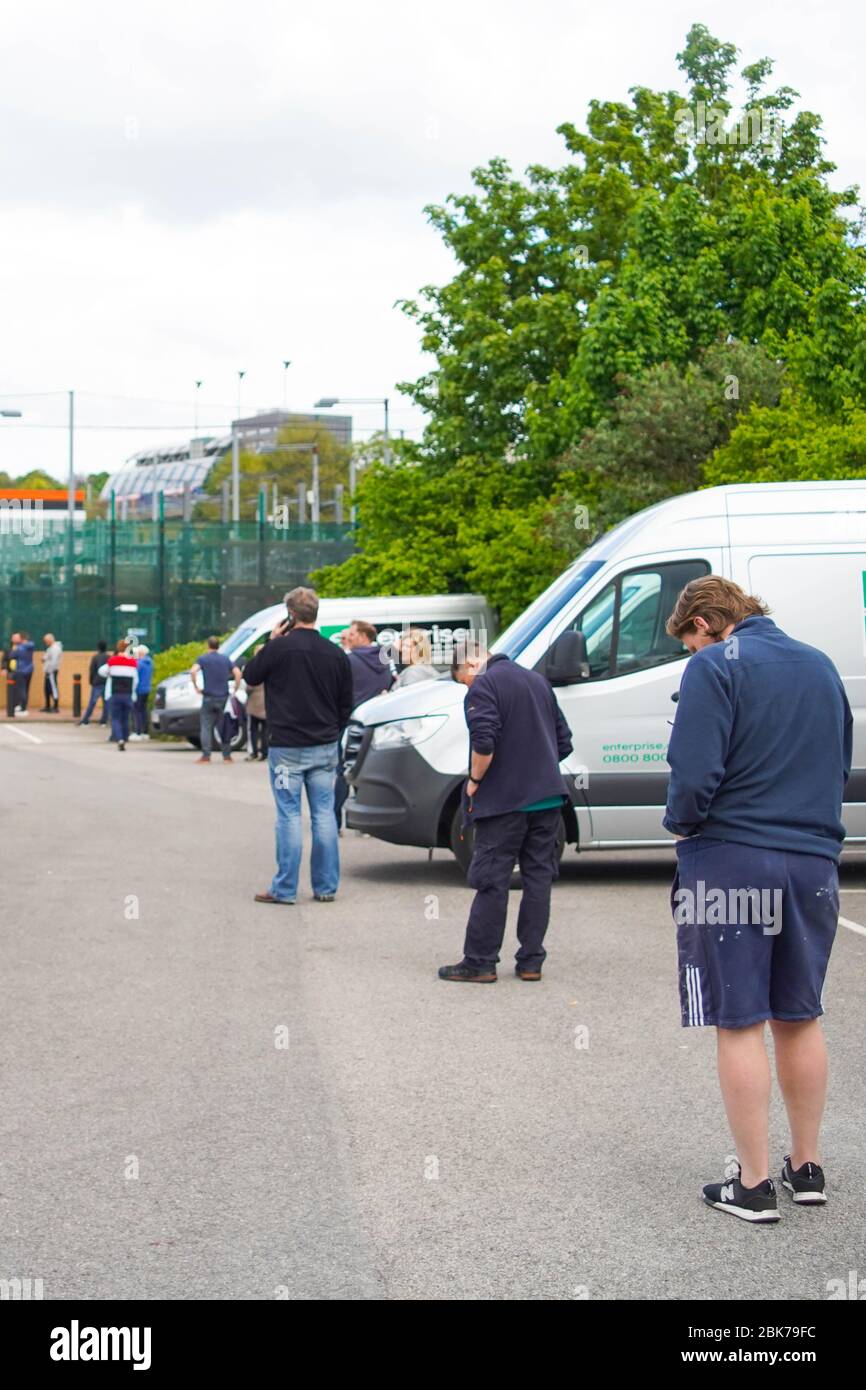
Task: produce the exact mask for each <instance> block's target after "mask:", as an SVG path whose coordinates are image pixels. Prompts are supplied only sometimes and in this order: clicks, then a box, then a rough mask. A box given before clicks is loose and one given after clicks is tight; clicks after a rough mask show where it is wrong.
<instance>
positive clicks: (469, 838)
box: [451, 805, 565, 874]
mask: <svg viewBox="0 0 866 1390" xmlns="http://www.w3.org/2000/svg"><path fill="white" fill-rule="evenodd" d="M462 819H463V808H462V807H461V806H459V805H458V806H457V808H456V810H455V812H454V815H453V816H452V818H451V853H452V854H453V855H454V858H455V859H456V860H457V863H458V864H459V865H460V867H461V869H462V870H463V872H464V874H465V873H468V871H469V864H470V861H471V859H472V846H473V843H474V841H475V830H474V827H473V826H471V825H468V826H467V827H466V829H465V830H461V828H460V823H461V821H462ZM564 853H565V821H564V820H563V819H562V817H561V816H560V818H559V826H558V827H557V831H556V857H557V859H561V858H562V856H563V854H564Z"/></svg>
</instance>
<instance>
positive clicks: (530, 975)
mask: <svg viewBox="0 0 866 1390" xmlns="http://www.w3.org/2000/svg"><path fill="white" fill-rule="evenodd" d="M514 973H515V975H516V976H517V978H518V980H540V979H541V966H540V965H515V967H514Z"/></svg>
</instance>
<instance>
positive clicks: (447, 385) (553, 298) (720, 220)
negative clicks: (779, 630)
mask: <svg viewBox="0 0 866 1390" xmlns="http://www.w3.org/2000/svg"><path fill="white" fill-rule="evenodd" d="M678 63H679V67H680V69H681V71H682V73H683V81H684V86H683V90H682V91H667V92H654V91H651V90H650V89H648V88H646V87H641V86H637V87H633V88H632V89H631V90H630V94H629V100H628V101H627V102H622V101H593V102H592V103H591V104H590V108H589V112H588V115H587V120H586V126H585V129H578V128H577V127H576V126H575V125H573V124H571V123H565V124H563V125H561V126H560V127H559V131H560V133H561V135H562V136H563V139H564V142H565V146H566V151H567V154H568V158H567V160H566V162H565V163H564V164H563V166H562V167H561V168H558V169H549V168H545V167H542V166H540V165H533V166H530V168H529V169H528V170H527V171H526V174H525V176H524V177H522V178H520V177H517V176H515V175H514V173H513V172H512V170H511V169H510V168H509V166H508V165H507V163H506V162H505V161H504V160H502V159H493V160H491V161H490V163H489V164H488V165H487V166H486V167H484V168H482V169H478V170H476V171H475V172H474V175H473V184H474V187H473V191H472V192H471V193H468V194H465V195H461V196H454V197H451V198H449V199H448V200H447V201H446V202H445V204H444V205H442V206H435V207H431V208H429V209H428V210H427V211H428V215H429V217H430V220H431V222H432V224H433V225H434V226H435V227H436V228H437V230H438V231H439V232H440V233H441V235H442V237H443V239H444V241H445V243H446V245H447V246H448V247H449V249H450V250H451V251H452V253H453V255H454V258H455V261H456V271H455V274H454V277H453V278H452V279H451V280H450V281H449V282H448V284H446V285H444V286H432V285H431V286H426V287H425V288H424V289H423V290H422V291H421V292H420V294H419V296H418V297H417V298H416V299H414V300H408V301H406V302H405V303H404V305H403V307H404V309H405V311H406V312H407V313H408V314H409V315H410V316H411V317H412V318H413V319H414V320H415V322H416V323H417V324H418V326H419V329H420V332H421V341H422V345H423V347H424V348H425V349H426V350H427V352H429V353H430V354H431V357H432V359H433V360H432V363H431V367H430V370H429V371H428V372H427V373H425V375H424V376H422V377H421V378H420V380H418V381H416V382H413V383H405V384H404V385H403V386H402V388H401V389H402V390H404V391H405V392H406V393H407V394H408V395H409V396H410V397H411V398H412V400H413V401H415V403H416V404H417V405H419V406H421V407H422V408H423V409H424V410H425V411H426V412H427V415H428V425H427V428H426V430H425V434H424V437H423V439H422V440H421V442H420V444H417V445H414V446H410V448H409V449H407V450H406V451H405V452H404V454H403V456H402V458H403V462H402V463H401V464H400V476H401V494H402V496H403V501H404V507H405V512H404V516H403V518H402V525H401V527H400V531H399V533H398V531H397V530H394V531H392V532H391V533H390V534H389V533H388V530H387V527H386V526H385V525H384V523H383V514H384V512H383V510H382V509H381V508H380V502H381V499H382V497H383V496H384V495H385V494H386V493H387V492H388V491H389V488H390V482H389V480H388V479H387V478H386V477H385V475H384V473H383V471H382V469H381V468H375V467H374V468H372V469H371V470H369V472H368V475H367V477H366V479H365V482H364V485H363V487H362V489H361V490H360V495H359V514H360V522H361V525H360V532H359V540H360V543H361V545H362V547H363V550H364V559H363V560H362V561H359V562H357V563H356V560H353V561H350V562H348V567H346V568H344V569H343V570H342V571H336V572H334V571H325V572H323V574H322V576H321V579H322V582H323V583H325V584H327V585H330V586H333V585H336V586H338V587H340V588H341V589H342V591H343V592H346V590H345V588H343V585H344V583H349V582H353V583H360V582H361V581H362V579H363V582H364V583H365V585H366V586H367V591H368V592H370V591H372V590H375V589H376V588H380V587H382V585H383V584H384V575H385V569H384V568H383V562H384V559H385V557H386V556H389V555H390V556H391V567H392V571H393V567H394V565H395V564H396V566H397V569H398V570H399V567H400V564H401V563H405V559H404V560H402V561H401V560H400V557H399V547H400V546H401V545H405V541H406V534H405V528H406V525H407V523H408V524H409V525H410V527H412V528H413V530H414V534H415V536H416V538H417V540H418V543H419V544H421V545H423V539H422V536H421V534H420V531H419V522H418V517H419V514H420V515H421V516H423V515H424V509H423V507H422V508H421V509H420V512H419V509H418V508H417V507H415V506H414V505H413V503H414V498H415V496H416V489H417V490H418V495H419V496H424V495H426V493H427V492H428V491H429V489H430V488H431V487H435V486H436V481H435V480H436V479H437V478H439V477H441V478H443V479H446V478H447V479H449V480H450V482H451V483H452V484H453V486H452V487H451V489H450V492H451V496H452V498H453V501H452V502H451V503H450V504H449V503H448V502H447V499H446V498H445V497H444V496H443V497H442V498H441V499H440V504H439V507H438V508H437V515H438V518H439V520H438V531H437V532H436V534H438V535H440V536H444V535H448V537H449V554H448V566H447V570H448V574H449V575H450V576H451V577H452V579H451V582H452V584H453V585H455V586H458V587H462V585H463V584H465V583H466V582H467V580H468V578H469V576H470V575H471V574H472V573H477V570H476V568H475V566H474V561H473V556H474V555H475V553H476V546H475V545H474V544H473V543H472V542H471V540H470V537H471V536H477V535H489V536H490V543H491V544H498V545H503V544H504V545H507V546H508V547H509V549H510V552H511V556H512V560H513V563H514V564H515V566H516V571H515V590H516V589H517V585H518V583H522V582H523V579H524V578H525V576H526V571H527V566H526V564H525V560H526V559H527V557H525V556H522V554H521V551H522V547H523V546H526V547H528V548H529V549H530V550H531V549H532V546H533V545H538V544H542V543H543V544H547V543H548V542H549V541H550V540H551V538H554V539H556V537H558V538H559V539H558V543H557V544H556V545H554V547H553V550H552V552H551V553H549V554H547V555H546V562H549V564H550V565H552V566H555V565H558V564H559V563H561V562H562V558H563V552H562V551H561V550H560V548H559V546H560V545H561V544H562V533H561V529H560V530H559V531H557V527H556V524H555V520H556V512H557V507H560V508H561V505H562V504H561V503H559V502H558V501H557V499H558V498H560V497H561V495H562V493H563V490H565V491H566V492H568V491H569V489H571V492H572V493H573V492H574V489H575V488H578V489H579V488H580V487H583V488H584V490H587V489H588V491H589V502H590V503H591V504H592V506H594V508H595V511H596V519H597V520H598V521H599V522H602V523H603V524H607V523H608V522H610V521H611V520H616V519H618V517H619V516H621V515H624V514H626V513H627V512H628V510H631V509H634V507H635V506H636V505H637V506H639V505H641V500H640V498H641V495H643V496H648V495H651V496H652V500H657V497H658V496H659V495H666V492H665V489H667V491H668V492H671V491H677V490H682V488H683V487H685V486H690V487H691V486H697V485H699V484H700V482H701V480H702V476H703V475H702V472H701V469H702V466H703V463H704V462H705V461H706V460H707V459H708V458H709V457H710V456H711V455H712V454H713V453H714V452H715V450H716V449H722V448H726V449H727V450H728V452H727V453H725V454H724V459H725V460H726V462H725V465H724V466H725V468H727V469H728V470H729V469H730V468H731V467H732V466H734V464H733V461H734V460H735V459H739V460H740V462H741V464H742V465H743V466H744V467H745V466H746V465H747V464H748V465H749V466H752V467H753V466H754V455H753V453H749V451H748V450H746V451H745V452H741V453H739V454H738V453H737V446H736V433H737V431H738V430H739V429H741V428H744V427H745V426H746V425H747V423H748V420H749V414H750V411H749V409H748V408H747V407H751V409H753V410H756V411H758V410H763V411H767V412H770V414H771V415H772V412H773V411H777V410H778V411H786V412H790V411H791V410H794V411H795V413H796V414H797V418H798V419H800V420H801V421H803V422H804V421H805V420H806V419H807V418H813V419H814V418H822V417H823V418H827V419H831V420H832V419H841V418H842V416H843V415H845V413H846V412H848V417H847V418H850V412H851V411H852V410H856V409H857V408H858V407H860V406H864V405H866V317H864V283H866V252H864V247H863V245H862V239H861V233H862V222H861V220H860V218H859V215H858V213H857V210H856V208H857V191H856V189H852V188H846V189H841V190H835V189H834V188H833V187H832V186H831V184H830V176H831V175H832V173H833V170H834V165H832V164H831V163H830V162H829V161H828V160H827V159H826V158H825V157H824V153H823V139H822V136H821V120H820V117H819V116H817V115H816V114H814V113H812V112H809V111H802V110H801V111H798V112H796V113H795V112H794V110H793V107H794V102H795V99H796V97H797V93H796V92H794V91H792V90H791V89H790V88H787V87H781V88H779V89H775V90H774V89H773V88H772V85H771V81H770V79H771V76H772V63H771V62H770V61H769V60H768V59H761V60H759V61H758V62H754V63H751V64H749V65H747V66H745V67H743V68H741V69H740V72H739V80H738V75H737V72H736V65H737V51H736V49H735V47H734V46H733V45H732V44H730V43H725V42H722V41H721V40H719V39H717V38H715V37H713V35H711V34H710V33H709V31H708V30H707V29H706V28H705V27H704V26H703V25H695V26H693V28H692V29H691V30H690V32H689V34H688V36H687V38H686V42H685V45H684V48H683V51H682V52H681V53H680V54H678ZM735 84H736V86H737V92H738V95H739V96H740V98H741V100H740V102H739V103H738V105H737V106H736V107H735V104H734V97H733V91H734V87H735ZM725 344H728V345H729V346H730V345H733V346H734V348H736V349H737V351H738V352H739V354H740V357H739V360H740V364H741V366H742V368H743V370H744V371H745V373H746V375H747V376H748V377H749V379H750V380H751V381H752V386H753V387H754V390H753V396H749V395H748V393H747V394H746V397H745V398H744V395H743V393H742V392H741V393H740V395H739V397H738V398H737V397H736V396H733V397H732V396H731V394H730V391H729V389H728V388H729V383H728V382H727V378H728V376H731V375H733V376H736V375H737V373H736V371H733V372H732V371H731V370H730V362H729V361H727V362H726V358H725V353H724V352H723V351H720V349H721V347H722V346H723V345H725ZM782 368H784V369H785V379H786V391H785V393H782V392H781V389H780V381H781V369H782ZM714 373H715V374H716V376H715V391H716V400H715V402H714V400H713V391H714V375H713V374H714ZM750 389H752V388H750ZM653 392H656V393H659V392H661V396H662V397H663V398H664V410H665V411H667V420H668V425H669V426H670V428H668V427H667V426H665V428H664V429H662V430H660V429H659V427H658V420H656V424H655V426H653V424H652V419H651V416H652V408H653V407H652V397H653ZM726 392H727V393H728V394H727V395H726V394H725V393H726ZM678 394H679V396H681V397H682V398H683V401H685V400H687V401H688V411H689V412H690V416H691V420H692V423H694V424H696V433H695V435H694V440H695V447H694V449H693V450H692V457H691V459H690V462H689V466H688V467H685V468H684V467H683V466H682V465H683V462H684V461H683V458H682V456H681V455H682V444H683V430H682V429H679V428H678V427H677V426H676V402H677V397H678ZM623 397H624V398H625V399H623ZM730 399H734V400H735V401H737V404H736V406H735V408H734V410H733V411H728V412H727V414H726V413H725V410H724V409H723V408H722V403H723V401H724V400H730ZM803 401H807V402H808V408H807V409H806V410H805V414H804V408H803V407H802V404H801V403H802V402H803ZM701 402H703V404H702V403H701ZM659 408H661V403H660V402H659ZM636 411H637V412H638V413H640V411H643V412H644V414H643V427H645V428H646V430H647V431H648V435H647V439H648V448H647V450H646V451H645V455H646V456H645V462H644V465H643V469H644V474H643V477H644V482H645V483H646V484H647V486H644V488H643V489H642V490H641V488H640V487H638V488H637V489H636V488H635V486H634V483H635V481H636V480H638V481H639V475H640V472H641V465H640V462H639V460H640V454H641V450H640V441H639V440H638V439H637V438H636V428H637V426H638V424H639V423H640V422H636V418H635V412H636ZM734 415H736V418H735V419H734V418H733V416H734ZM698 417H700V419H698ZM720 425H721V426H723V428H722V429H721V432H720ZM734 426H735V428H734V433H733V434H731V428H732V427H734ZM619 430H624V431H625V435H626V436H627V437H628V441H629V444H628V448H629V450H630V451H631V453H630V457H631V460H632V462H631V463H630V464H627V463H623V462H622V461H620V462H617V460H618V458H619V451H618V445H617V438H616V436H617V431H619ZM783 432H784V431H783ZM729 435H730V438H729V437H728V436H729ZM700 449H703V450H704V453H703V455H702V456H700ZM695 450H698V453H697V454H696V453H695ZM413 464H414V466H415V469H416V472H414V473H413V471H412V466H413ZM714 467H715V468H716V473H718V469H719V467H721V464H715V465H714ZM508 470H517V479H518V482H517V491H518V492H519V493H520V496H521V500H520V503H519V506H518V510H519V514H520V517H521V518H522V520H521V523H520V524H519V525H518V523H517V520H516V518H515V517H513V516H512V517H511V518H508V517H507V516H506V513H508V512H509V511H510V510H513V497H514V494H515V486H514V485H509V486H504V485H501V478H502V477H504V476H505V474H506V473H508ZM467 475H469V476H474V477H475V479H476V484H477V485H476V488H475V491H474V493H473V492H472V490H471V489H470V492H469V495H466V493H465V492H464V490H463V489H462V488H461V486H459V485H458V479H460V478H463V477H464V476H467ZM490 478H496V479H499V480H500V481H499V482H497V484H496V487H495V488H494V496H493V501H492V505H493V508H494V511H496V512H497V513H499V512H501V513H502V516H501V517H500V518H499V519H498V520H495V521H494V520H491V519H490V518H485V519H484V520H483V522H482V523H481V525H479V524H478V522H477V520H476V521H474V522H473V523H472V524H467V518H468V516H469V515H470V514H471V515H472V516H473V517H476V518H477V515H478V513H479V510H480V508H481V506H482V504H483V505H484V506H489V505H491V497H490V489H489V486H488V481H487V480H489V479H490ZM497 489H498V490H497ZM449 506H450V507H454V508H458V507H459V508H461V509H462V510H461V513H460V515H459V516H457V515H453V516H452V515H451V514H450V512H449ZM385 510H387V509H385ZM551 510H552V511H553V513H554V525H553V529H552V530H551V527H550V525H548V524H546V523H545V520H544V518H545V517H546V516H548V513H549V512H550V511H551ZM530 516H531V517H532V518H533V519H534V522H533V526H532V527H529V530H527V526H528V521H527V519H528V518H529V517H530ZM500 522H501V523H502V524H500ZM535 523H537V526H535ZM509 528H513V533H512V530H510V529H509ZM461 533H462V534H463V535H464V536H465V537H466V540H465V543H464V542H463V541H461V539H460V536H461ZM455 547H456V549H455ZM572 550H573V546H572ZM433 553H435V547H434V548H433V550H432V551H431V554H433ZM569 558H570V557H569ZM500 561H501V563H500V564H499V565H498V566H497V567H496V568H497V572H500V571H501V574H500V578H501V587H502V588H503V589H507V585H508V576H507V570H508V563H509V562H508V561H507V560H504V561H503V559H502V557H500ZM531 568H533V570H534V572H535V573H537V571H538V569H539V564H538V562H537V557H536V562H535V563H534V566H532V567H531ZM541 568H543V564H542V565H541ZM438 574H439V570H438V569H437V568H436V566H435V564H432V563H431V570H430V579H431V581H432V579H433V577H434V575H438ZM380 577H381V580H380ZM417 577H418V576H416V578H417ZM548 577H550V576H548ZM392 579H393V572H392ZM491 597H492V595H491ZM516 601H519V602H520V603H522V602H523V601H525V596H524V594H523V593H521V594H520V595H519V600H516ZM507 607H508V604H506V608H507Z"/></svg>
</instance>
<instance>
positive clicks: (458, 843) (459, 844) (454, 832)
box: [450, 802, 475, 874]
mask: <svg viewBox="0 0 866 1390" xmlns="http://www.w3.org/2000/svg"><path fill="white" fill-rule="evenodd" d="M462 820H463V807H462V806H461V805H460V803H459V802H458V803H457V806H456V807H455V810H454V815H453V816H452V817H451V835H450V841H451V853H452V854H453V855H454V858H455V859H456V860H457V863H458V864H459V865H460V867H461V869H462V870H463V872H464V874H465V873H467V872H468V870H469V864H470V861H471V859H472V844H473V841H474V839H475V831H474V829H473V827H472V826H471V825H467V827H466V829H465V830H462V829H461V823H462Z"/></svg>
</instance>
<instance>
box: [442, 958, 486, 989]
mask: <svg viewBox="0 0 866 1390" xmlns="http://www.w3.org/2000/svg"><path fill="white" fill-rule="evenodd" d="M439 979H440V980H454V981H456V982H458V983H460V984H465V985H495V984H496V967H495V966H494V965H469V964H467V962H466V961H465V960H461V961H459V962H458V964H457V965H440V967H439Z"/></svg>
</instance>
